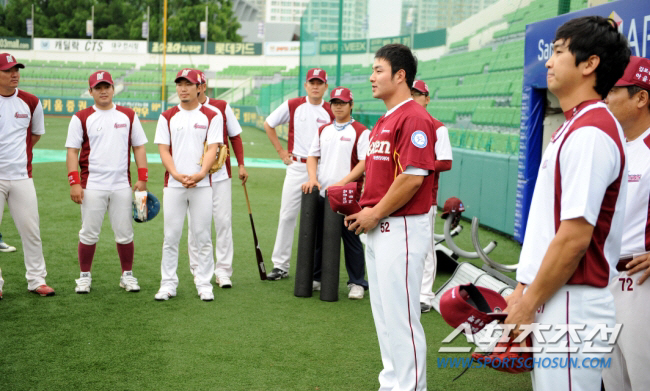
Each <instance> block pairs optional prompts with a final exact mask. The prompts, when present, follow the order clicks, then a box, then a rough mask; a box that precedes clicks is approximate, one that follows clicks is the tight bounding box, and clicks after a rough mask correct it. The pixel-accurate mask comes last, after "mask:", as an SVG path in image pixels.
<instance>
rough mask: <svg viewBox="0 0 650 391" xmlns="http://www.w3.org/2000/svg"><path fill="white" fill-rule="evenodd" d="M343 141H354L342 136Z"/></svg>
mask: <svg viewBox="0 0 650 391" xmlns="http://www.w3.org/2000/svg"><path fill="white" fill-rule="evenodd" d="M341 141H352V139H351V138H348V137H345V136H341Z"/></svg>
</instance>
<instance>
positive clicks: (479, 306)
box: [440, 284, 508, 334]
mask: <svg viewBox="0 0 650 391" xmlns="http://www.w3.org/2000/svg"><path fill="white" fill-rule="evenodd" d="M507 306H508V304H507V303H506V299H504V298H503V296H501V295H500V294H499V293H498V292H496V291H493V290H492V289H488V288H484V287H482V286H475V285H474V284H467V285H458V286H456V287H454V288H452V289H449V290H447V291H446V292H445V293H443V294H442V297H441V298H440V315H442V318H443V319H444V320H445V322H447V324H448V325H450V326H451V327H453V328H456V327H458V326H460V325H461V324H463V323H468V324H469V325H470V327H471V329H472V334H476V333H478V332H479V331H481V330H482V329H483V328H484V327H485V326H486V325H487V324H489V323H490V322H492V321H494V320H502V319H505V317H506V315H507V314H506V313H504V312H503V310H504V309H505V308H506V307H507Z"/></svg>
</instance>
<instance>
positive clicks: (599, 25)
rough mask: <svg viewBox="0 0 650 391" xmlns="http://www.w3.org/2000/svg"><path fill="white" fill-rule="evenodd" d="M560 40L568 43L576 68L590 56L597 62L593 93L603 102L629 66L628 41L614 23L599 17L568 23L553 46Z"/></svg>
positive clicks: (576, 19) (584, 18) (579, 19)
mask: <svg viewBox="0 0 650 391" xmlns="http://www.w3.org/2000/svg"><path fill="white" fill-rule="evenodd" d="M560 39H563V40H568V41H569V51H570V52H571V53H572V54H573V55H575V57H576V66H578V64H580V63H581V62H583V61H586V60H587V59H589V57H590V56H592V55H596V56H598V57H599V58H600V63H599V64H598V67H597V68H596V85H595V86H594V89H595V90H596V92H597V93H598V94H599V95H600V96H601V97H602V98H603V99H604V98H605V97H606V96H607V93H608V92H609V90H611V89H612V87H613V86H614V84H616V81H618V79H619V78H620V77H621V76H623V72H624V71H625V67H627V64H628V63H629V62H630V48H629V46H628V42H627V39H626V38H625V36H623V35H622V34H621V33H619V32H618V28H617V27H616V22H614V20H612V19H609V18H603V17H602V16H584V17H581V18H575V19H571V20H569V21H568V22H566V23H564V24H563V25H562V26H560V28H558V29H557V31H556V32H555V40H554V42H555V41H557V40H560Z"/></svg>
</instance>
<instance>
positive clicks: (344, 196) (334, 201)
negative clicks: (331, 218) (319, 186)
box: [327, 182, 361, 216]
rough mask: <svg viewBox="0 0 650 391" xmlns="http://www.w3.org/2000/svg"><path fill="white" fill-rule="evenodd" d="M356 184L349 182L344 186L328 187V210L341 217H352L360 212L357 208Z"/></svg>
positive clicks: (359, 207)
mask: <svg viewBox="0 0 650 391" xmlns="http://www.w3.org/2000/svg"><path fill="white" fill-rule="evenodd" d="M357 186H358V184H357V182H350V183H348V184H347V185H345V186H330V187H328V188H327V198H328V199H329V202H330V208H332V210H333V211H334V212H336V213H339V214H342V215H346V216H349V215H353V214H355V213H359V212H361V206H359V202H358V200H359V191H358V187H357Z"/></svg>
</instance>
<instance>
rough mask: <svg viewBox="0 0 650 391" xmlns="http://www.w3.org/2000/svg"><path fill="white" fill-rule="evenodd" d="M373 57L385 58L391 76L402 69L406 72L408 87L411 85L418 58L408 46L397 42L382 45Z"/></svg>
mask: <svg viewBox="0 0 650 391" xmlns="http://www.w3.org/2000/svg"><path fill="white" fill-rule="evenodd" d="M375 58H379V59H382V60H386V61H387V62H388V63H389V64H390V68H391V76H395V74H396V73H397V72H398V71H399V70H400V69H403V70H404V72H405V73H406V85H407V86H408V87H409V88H411V87H412V86H413V81H414V80H415V74H416V73H417V72H418V60H417V58H415V56H414V55H413V52H411V49H409V47H408V46H405V45H402V44H399V43H391V44H388V45H384V46H382V47H381V48H380V49H379V50H377V53H375Z"/></svg>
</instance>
